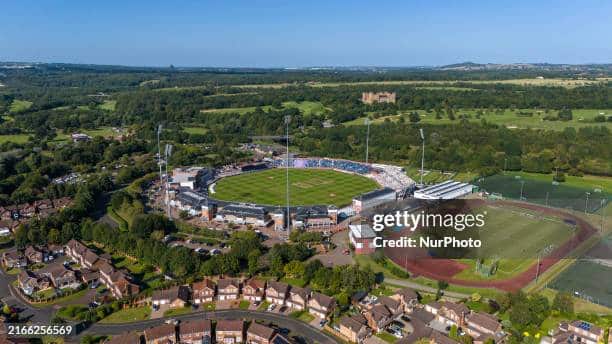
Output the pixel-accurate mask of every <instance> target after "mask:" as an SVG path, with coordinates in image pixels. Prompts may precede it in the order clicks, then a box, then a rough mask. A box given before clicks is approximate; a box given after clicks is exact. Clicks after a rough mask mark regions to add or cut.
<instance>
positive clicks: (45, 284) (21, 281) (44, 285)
mask: <svg viewBox="0 0 612 344" xmlns="http://www.w3.org/2000/svg"><path fill="white" fill-rule="evenodd" d="M17 283H18V285H19V288H20V289H21V290H22V291H23V292H24V293H25V294H26V295H32V294H34V293H35V292H37V291H41V290H46V289H49V288H52V287H53V285H52V284H51V281H50V280H49V278H48V277H46V276H39V275H38V274H36V273H34V272H31V271H27V270H22V271H21V272H20V273H19V275H18V276H17Z"/></svg>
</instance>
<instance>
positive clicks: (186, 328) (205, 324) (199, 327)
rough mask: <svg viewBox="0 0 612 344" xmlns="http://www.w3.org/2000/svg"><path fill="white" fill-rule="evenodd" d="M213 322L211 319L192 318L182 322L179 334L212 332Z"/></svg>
mask: <svg viewBox="0 0 612 344" xmlns="http://www.w3.org/2000/svg"><path fill="white" fill-rule="evenodd" d="M211 329H212V323H211V321H210V320H209V319H202V320H190V321H186V322H184V323H182V324H181V326H180V327H179V335H181V336H183V335H188V334H195V333H202V332H209V333H210V332H211Z"/></svg>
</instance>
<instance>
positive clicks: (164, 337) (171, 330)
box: [144, 324, 177, 344]
mask: <svg viewBox="0 0 612 344" xmlns="http://www.w3.org/2000/svg"><path fill="white" fill-rule="evenodd" d="M144 337H145V342H146V343H147V344H173V343H177V340H176V328H175V326H174V325H173V324H163V325H158V326H155V327H151V328H148V329H146V330H145V331H144Z"/></svg>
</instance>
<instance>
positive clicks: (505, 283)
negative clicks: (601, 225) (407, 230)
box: [385, 200, 597, 291]
mask: <svg viewBox="0 0 612 344" xmlns="http://www.w3.org/2000/svg"><path fill="white" fill-rule="evenodd" d="M487 203H488V204H493V205H500V206H512V207H518V208H524V209H529V210H533V211H537V212H540V213H543V214H546V215H551V216H555V217H559V218H562V219H570V220H572V221H575V223H576V226H577V227H578V232H577V233H576V234H575V235H574V236H572V238H571V239H569V240H568V241H567V242H565V243H564V244H563V245H561V246H559V247H557V248H556V249H555V250H554V251H552V252H551V253H550V254H549V255H548V256H546V257H545V258H543V259H542V260H541V261H540V274H542V273H543V272H545V271H546V270H548V269H549V268H550V267H551V266H553V265H554V264H555V263H557V262H558V261H559V260H560V259H562V258H564V257H567V256H568V255H569V254H570V253H571V252H572V251H573V250H574V249H575V248H576V247H578V246H579V245H580V244H582V243H583V242H585V241H586V240H587V239H589V238H590V237H591V236H593V235H594V234H596V233H597V229H596V228H595V227H594V226H592V225H591V224H590V223H588V222H587V221H585V220H583V219H581V218H579V217H576V216H574V215H572V214H570V213H567V212H565V211H562V210H558V209H552V208H547V207H543V206H539V205H536V204H529V203H521V202H511V201H480V205H484V204H487ZM470 204H474V205H475V206H478V205H479V203H477V202H474V201H473V200H470ZM385 254H386V255H387V257H389V258H390V259H391V260H392V261H393V262H395V263H396V264H398V265H400V266H402V267H403V268H405V269H406V270H408V271H410V272H411V273H413V274H416V275H422V276H425V277H429V278H432V279H436V280H444V281H447V282H448V283H452V284H457V285H462V286H468V287H482V288H497V289H501V290H505V291H516V290H519V289H522V288H523V287H525V286H526V285H527V284H529V283H530V282H531V281H532V280H534V279H535V276H536V273H537V269H538V267H537V265H538V264H537V262H536V263H534V264H533V265H531V266H530V267H529V268H528V269H527V270H525V271H523V272H521V273H519V274H517V275H516V276H513V277H510V278H508V279H503V280H492V281H471V280H463V279H457V278H453V276H455V275H456V274H457V273H459V272H461V271H463V270H464V269H466V268H467V266H466V265H465V264H463V263H461V262H458V261H456V260H453V259H440V258H431V257H429V256H423V255H421V256H419V257H414V256H413V257H412V258H411V259H408V258H406V257H405V256H402V254H401V250H398V249H389V248H385ZM425 255H426V254H425Z"/></svg>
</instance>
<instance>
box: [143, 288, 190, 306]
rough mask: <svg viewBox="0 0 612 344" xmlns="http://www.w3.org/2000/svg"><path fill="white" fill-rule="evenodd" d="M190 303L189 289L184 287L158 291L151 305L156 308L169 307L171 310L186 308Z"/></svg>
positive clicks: (155, 292) (153, 296)
mask: <svg viewBox="0 0 612 344" xmlns="http://www.w3.org/2000/svg"><path fill="white" fill-rule="evenodd" d="M188 302H189V288H188V287H187V286H184V285H181V286H175V287H172V288H170V289H163V290H156V291H154V292H153V295H152V296H151V303H152V304H153V305H155V306H161V305H168V306H169V307H170V308H181V307H185V306H186V305H187V303H188Z"/></svg>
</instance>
